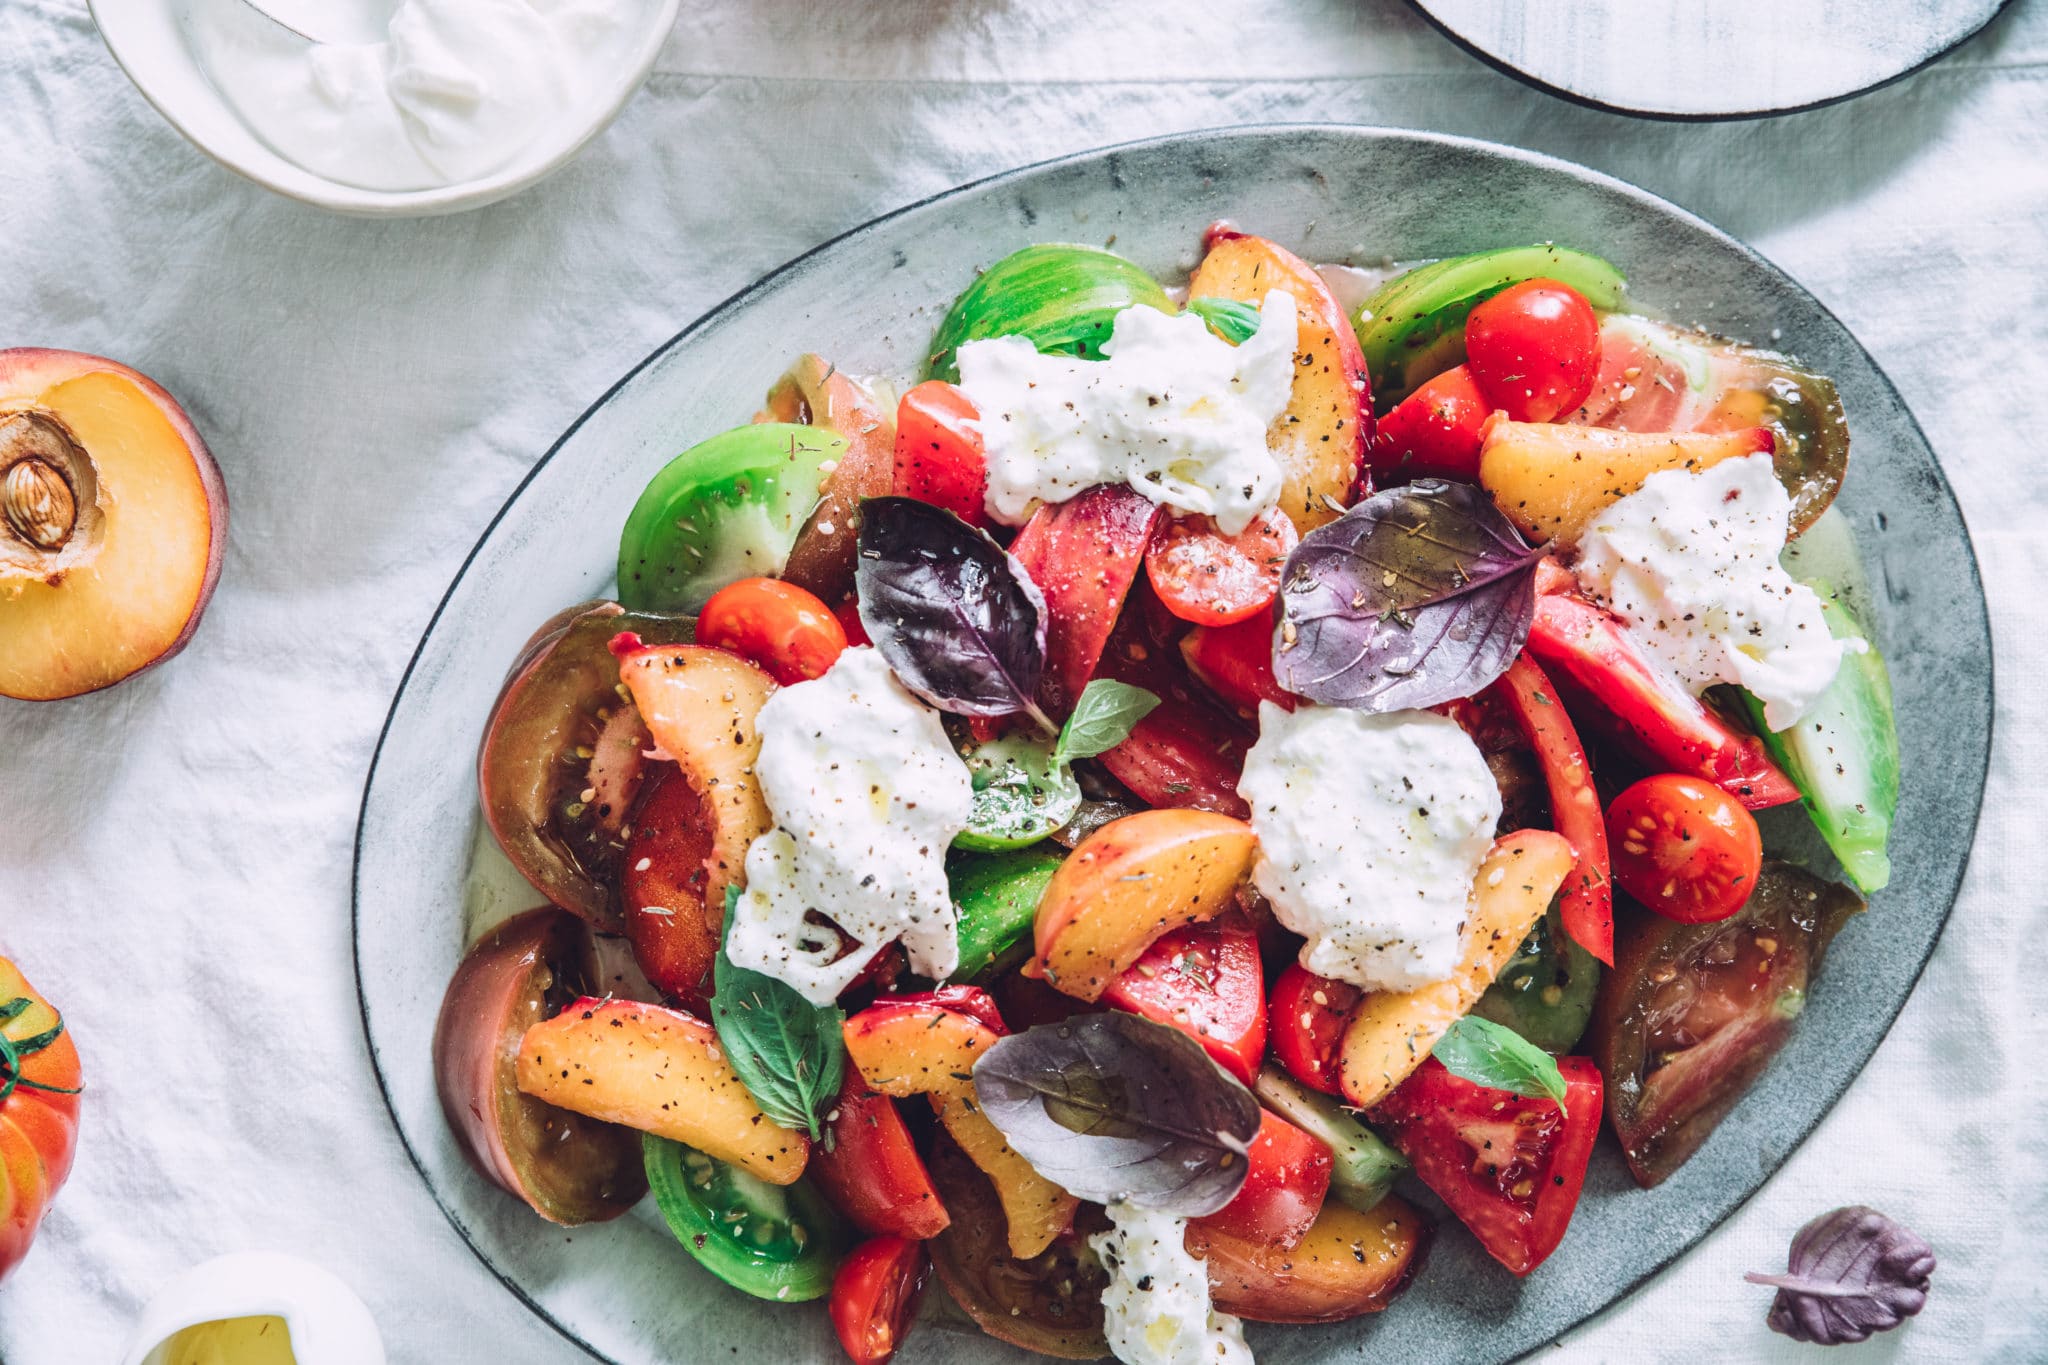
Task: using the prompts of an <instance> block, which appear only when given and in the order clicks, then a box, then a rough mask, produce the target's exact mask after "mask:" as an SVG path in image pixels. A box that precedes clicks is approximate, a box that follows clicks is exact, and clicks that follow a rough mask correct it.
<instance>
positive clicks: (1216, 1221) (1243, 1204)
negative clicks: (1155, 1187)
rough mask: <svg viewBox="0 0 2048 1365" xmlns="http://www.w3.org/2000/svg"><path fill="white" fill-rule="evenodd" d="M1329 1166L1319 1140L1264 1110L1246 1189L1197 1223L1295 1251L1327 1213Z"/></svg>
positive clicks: (1210, 1228) (1327, 1150)
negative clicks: (1321, 1215) (1325, 1210)
mask: <svg viewBox="0 0 2048 1365" xmlns="http://www.w3.org/2000/svg"><path fill="white" fill-rule="evenodd" d="M1331 1165H1332V1159H1331V1156H1330V1149H1329V1147H1328V1145H1327V1144H1325V1143H1324V1142H1323V1141H1322V1140H1321V1139H1319V1138H1315V1137H1311V1136H1310V1135H1309V1134H1307V1133H1305V1132H1303V1131H1302V1130H1301V1129H1299V1128H1297V1127H1295V1126H1294V1125H1293V1124H1291V1123H1289V1122H1288V1121H1287V1120H1285V1119H1283V1118H1281V1117H1280V1116H1278V1115H1277V1114H1275V1113H1273V1112H1272V1111H1271V1110H1270V1109H1268V1110H1262V1111H1261V1112H1260V1114H1259V1135H1258V1136H1257V1137H1255V1138H1253V1139H1252V1146H1251V1152H1250V1169H1249V1170H1247V1171H1246V1172H1245V1177H1244V1184H1243V1186H1241V1187H1240V1188H1239V1189H1238V1192H1237V1193H1236V1194H1235V1195H1233V1196H1232V1197H1231V1200H1230V1202H1229V1203H1228V1204H1225V1205H1224V1206H1223V1207H1222V1208H1220V1209H1218V1210H1216V1212H1214V1213H1212V1214H1209V1215H1207V1216H1206V1217H1203V1218H1197V1219H1195V1220H1194V1222H1195V1223H1196V1224H1199V1225H1200V1226H1201V1227H1203V1228H1206V1229H1207V1230H1209V1231H1210V1232H1220V1233H1224V1234H1227V1235H1229V1236H1232V1237H1238V1238H1242V1239H1243V1240H1245V1241H1247V1242H1261V1243H1265V1244H1267V1245H1271V1246H1278V1247H1291V1246H1293V1245H1294V1244H1295V1243H1297V1242H1299V1241H1300V1240H1301V1239H1302V1237H1303V1235H1304V1234H1306V1233H1307V1232H1308V1230H1309V1229H1310V1228H1311V1227H1313V1226H1315V1221H1316V1218H1317V1216H1318V1215H1319V1214H1321V1213H1322V1211H1323V1200H1324V1198H1325V1197H1326V1196H1327V1195H1328V1194H1329V1192H1330V1168H1331Z"/></svg>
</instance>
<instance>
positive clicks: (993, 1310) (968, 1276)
mask: <svg viewBox="0 0 2048 1365" xmlns="http://www.w3.org/2000/svg"><path fill="white" fill-rule="evenodd" d="M931 1173H932V1179H933V1180H934V1181H935V1182H936V1183H937V1184H938V1187H939V1193H940V1195H941V1196H942V1197H943V1198H944V1199H945V1201H946V1207H947V1208H948V1209H950V1210H952V1213H953V1223H952V1226H950V1227H948V1228H947V1229H946V1230H945V1231H944V1232H942V1233H940V1234H939V1235H938V1236H937V1237H934V1238H933V1239H932V1240H931V1242H930V1243H929V1244H928V1245H929V1246H930V1249H931V1257H932V1268H933V1269H934V1270H936V1271H937V1272H938V1275H939V1283H940V1284H943V1285H944V1286H946V1292H947V1293H948V1294H951V1295H952V1296H953V1301H954V1302H955V1303H957V1304H959V1305H960V1307H961V1308H962V1309H963V1310H964V1311H965V1312H966V1313H967V1315H968V1316H969V1317H971V1318H973V1319H974V1320H975V1321H976V1322H977V1323H979V1324H981V1329H982V1330H983V1331H984V1332H987V1333H988V1334H989V1335H990V1336H992V1337H994V1338H995V1339H996V1340H998V1341H1006V1342H1008V1343H1009V1344H1010V1345H1012V1346H1021V1347H1023V1348H1024V1349H1025V1350H1027V1351H1037V1352H1039V1353H1040V1354H1041V1355H1049V1356H1058V1357H1060V1358H1061V1359H1063V1360H1097V1359H1100V1358H1101V1357H1103V1356H1106V1355H1108V1354H1109V1342H1108V1341H1107V1340H1105V1339H1104V1337H1103V1335H1102V1291H1103V1290H1104V1289H1106V1288H1107V1287H1108V1285H1109V1275H1108V1273H1107V1272H1105V1271H1104V1270H1103V1268H1102V1266H1101V1264H1100V1263H1099V1262H1098V1261H1097V1260H1096V1259H1095V1256H1094V1253H1092V1252H1091V1251H1089V1250H1088V1235H1089V1234H1090V1233H1094V1232H1101V1231H1103V1230H1105V1229H1106V1228H1107V1227H1108V1226H1109V1223H1108V1220H1107V1219H1106V1218H1105V1217H1104V1216H1103V1214H1102V1212H1101V1210H1100V1209H1098V1208H1096V1206H1095V1205H1093V1204H1083V1205H1082V1206H1081V1209H1080V1212H1079V1213H1078V1214H1077V1215H1076V1217H1075V1226H1074V1228H1073V1230H1072V1231H1070V1232H1066V1233H1063V1234H1061V1235H1060V1237H1059V1238H1057V1239H1056V1240H1055V1241H1054V1242H1053V1244H1052V1245H1051V1246H1050V1247H1047V1248H1046V1249H1045V1250H1044V1251H1042V1252H1040V1253H1039V1254H1038V1255H1036V1256H1033V1257H1032V1258H1031V1259H1030V1260H1028V1261H1020V1260H1018V1259H1017V1258H1016V1257H1014V1256H1012V1255H1010V1246H1009V1241H1008V1233H1007V1230H1006V1229H1007V1224H1006V1223H1005V1221H1004V1218H1003V1207H1002V1205H1001V1204H1000V1203H998V1202H997V1201H996V1191H995V1186H993V1185H991V1184H990V1183H989V1179H988V1177H987V1176H985V1175H983V1174H982V1173H981V1171H980V1170H979V1169H978V1168H977V1167H976V1166H975V1165H974V1163H973V1162H971V1161H969V1160H968V1159H967V1155H966V1154H965V1153H964V1152H962V1151H961V1150H960V1149H959V1147H957V1146H956V1145H954V1143H953V1141H952V1139H950V1138H948V1137H946V1136H945V1135H944V1134H940V1135H939V1137H938V1140H937V1142H936V1143H935V1144H934V1146H933V1148H932V1155H931Z"/></svg>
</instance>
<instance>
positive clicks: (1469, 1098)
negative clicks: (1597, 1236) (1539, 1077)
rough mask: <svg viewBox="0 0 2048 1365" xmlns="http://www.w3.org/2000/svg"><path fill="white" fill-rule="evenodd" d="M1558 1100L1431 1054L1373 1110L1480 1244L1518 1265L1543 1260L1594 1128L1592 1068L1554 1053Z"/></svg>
mask: <svg viewBox="0 0 2048 1365" xmlns="http://www.w3.org/2000/svg"><path fill="white" fill-rule="evenodd" d="M1557 1066H1558V1070H1559V1071H1561V1072H1563V1073H1564V1082H1565V1103H1564V1108H1563V1109H1559V1108H1558V1106H1557V1104H1556V1102H1555V1101H1553V1100H1550V1099H1548V1098H1536V1099H1532V1098H1530V1097H1528V1096H1525V1095H1516V1094H1512V1093H1510V1092H1508V1091H1506V1090H1492V1089H1489V1088H1487V1087H1486V1086H1483V1085H1475V1084H1473V1083H1472V1082H1471V1081H1468V1080H1465V1079H1463V1078H1462V1077H1458V1076H1454V1075H1452V1074H1451V1073H1450V1072H1449V1071H1447V1070H1445V1069H1444V1064H1443V1063H1442V1062H1439V1061H1437V1060H1436V1059H1435V1058H1434V1057H1432V1058H1430V1059H1429V1060H1428V1061H1425V1062H1424V1063H1423V1064H1422V1066H1421V1069H1419V1070H1418V1071H1416V1072H1415V1074H1414V1075H1412V1076H1410V1077H1409V1078H1408V1079H1407V1080H1405V1081H1403V1082H1401V1084H1400V1087H1399V1088H1398V1089H1396V1090H1395V1091H1394V1093H1393V1094H1391V1095H1389V1096H1387V1098H1386V1099H1384V1100H1382V1101H1381V1102H1380V1104H1379V1106H1378V1107H1377V1108H1375V1109H1374V1110H1373V1111H1372V1118H1373V1124H1374V1126H1375V1127H1377V1128H1378V1129H1379V1130H1380V1131H1381V1132H1382V1133H1383V1134H1384V1135H1385V1136H1386V1138H1387V1140H1388V1141H1389V1142H1391V1143H1393V1144H1394V1146H1395V1147H1396V1148H1398V1149H1399V1150H1400V1153H1401V1155H1403V1156H1405V1157H1407V1158H1408V1160H1409V1161H1410V1162H1412V1163H1413V1164H1414V1166H1415V1174H1416V1175H1417V1176H1419V1177H1421V1179H1422V1183H1423V1184H1425V1185H1427V1186H1429V1188H1430V1189H1432V1190H1434V1191H1435V1192H1436V1195H1437V1197H1438V1198H1439V1199H1441V1200H1443V1201H1444V1203H1446V1204H1448V1205H1449V1206H1450V1209H1451V1212H1452V1213H1455V1214H1456V1215H1458V1217H1459V1219H1461V1220H1462V1221H1463V1222H1464V1224H1465V1226H1466V1227H1468V1228H1470V1229H1472V1234H1473V1236H1475V1237H1477V1238H1478V1239H1479V1244H1480V1245H1481V1246H1483V1247H1485V1248H1486V1251H1487V1254H1488V1255H1490V1256H1492V1257H1493V1259H1495V1260H1496V1261H1499V1262H1500V1263H1501V1264H1502V1265H1504V1266H1506V1267H1507V1268H1508V1269H1509V1270H1512V1271H1513V1272H1515V1274H1517V1275H1527V1274H1528V1273H1529V1272H1530V1271H1532V1270H1534V1269H1535V1268H1536V1267H1537V1266H1539V1265H1541V1264H1543V1261H1544V1259H1545V1258H1546V1257H1548V1256H1549V1255H1550V1253H1551V1252H1553V1251H1555V1250H1557V1244H1558V1243H1559V1242H1561V1241H1563V1240H1564V1233H1565V1228H1566V1227H1567V1226H1569V1225H1570V1223H1571V1220H1572V1210H1574V1209H1575V1208H1577V1207H1578V1203H1579V1190H1580V1187H1581V1186H1582V1185H1584V1183H1585V1180H1586V1162H1587V1161H1588V1160H1589V1159H1590V1158H1591V1157H1592V1155H1593V1139H1594V1138H1595V1137H1597V1136H1598V1135H1599V1132H1600V1113H1601V1100H1602V1092H1603V1086H1602V1084H1601V1080H1600V1068H1598V1067H1596V1066H1594V1065H1593V1064H1592V1063H1591V1062H1589V1061H1587V1060H1586V1059H1585V1058H1584V1057H1560V1058H1559V1059H1558V1062H1557Z"/></svg>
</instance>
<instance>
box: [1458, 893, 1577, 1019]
mask: <svg viewBox="0 0 2048 1365" xmlns="http://www.w3.org/2000/svg"><path fill="white" fill-rule="evenodd" d="M1560 899H1561V898H1560ZM1610 951H1612V950H1611V949H1610ZM1599 993H1600V963H1599V961H1598V960H1597V959H1596V958H1594V956H1593V955H1592V954H1591V953H1589V952H1587V951H1586V950H1585V949H1584V948H1583V947H1581V946H1580V945H1579V943H1578V942H1577V941H1576V940H1574V939H1573V938H1572V937H1571V935H1570V934H1568V933H1567V932H1566V931H1565V927H1564V916H1563V912H1562V911H1561V909H1560V907H1559V904H1558V902H1557V901H1552V902H1551V904H1550V909H1548V910H1547V911H1545V912H1544V915H1543V918H1542V919H1540V920H1537V921H1536V927H1535V928H1534V929H1531V930H1530V931H1529V937H1528V938H1526V939H1524V940H1522V946H1521V947H1520V948H1517V949H1516V950H1515V955H1514V956H1513V957H1511V958H1509V959H1508V961H1507V965H1506V966H1504V967H1502V968H1501V969H1500V974H1499V975H1498V976H1496V977H1494V979H1493V984H1492V985H1491V986H1488V987H1487V988H1486V993H1485V994H1484V995H1481V996H1480V997H1479V1003H1478V1004H1476V1005H1474V1006H1473V1007H1472V1012H1473V1013H1474V1014H1476V1015H1478V1016H1479V1017H1480V1018H1482V1019H1490V1020H1492V1021H1493V1022H1494V1023H1496V1024H1499V1025H1500V1026H1501V1027H1502V1028H1511V1029H1513V1030H1514V1031H1515V1032H1516V1033H1519V1034H1521V1035H1522V1037H1524V1038H1526V1039H1527V1040H1528V1041H1530V1042H1532V1043H1534V1044H1535V1045H1536V1046H1537V1047H1540V1048H1542V1049H1543V1050H1544V1051H1545V1052H1548V1053H1551V1054H1553V1055H1555V1056H1562V1055H1564V1054H1565V1053H1567V1052H1570V1051H1571V1050H1572V1049H1573V1048H1575V1047H1577V1046H1578V1044H1579V1040H1580V1039H1581V1038H1583V1037H1585V1036H1586V1026H1587V1025H1588V1024H1589V1023H1591V1022H1592V1019H1593V1001H1594V999H1595V997H1597V996H1598V995H1599Z"/></svg>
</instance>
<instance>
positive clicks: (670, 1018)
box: [519, 996, 811, 1185]
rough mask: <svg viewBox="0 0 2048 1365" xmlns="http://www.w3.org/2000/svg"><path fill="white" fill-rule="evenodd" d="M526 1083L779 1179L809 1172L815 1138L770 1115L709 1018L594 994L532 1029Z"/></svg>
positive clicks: (522, 1064) (526, 1041)
mask: <svg viewBox="0 0 2048 1365" xmlns="http://www.w3.org/2000/svg"><path fill="white" fill-rule="evenodd" d="M519 1088H520V1089H521V1090H522V1091H524V1092H525V1093H526V1094H529V1095H531V1096H533V1097H534V1098H535V1099H539V1100H545V1101H546V1102H547V1103H549V1104H552V1105H555V1106H556V1107H557V1108H561V1109H568V1110H571V1111H573V1112H575V1113H578V1114H586V1115H588V1116H590V1117H591V1118H594V1119H603V1120H604V1121H605V1122H607V1123H619V1124H624V1125H625V1126H626V1127H628V1128H637V1129H639V1130H640V1131H641V1132H643V1133H653V1134H654V1135H655V1136H656V1137H665V1138H669V1139H671V1140H673V1141H676V1142H680V1143H683V1144H684V1145H686V1146H690V1147H695V1148H696V1149H697V1150H698V1151H701V1152H704V1153H707V1154H708V1155H710V1156H713V1157H716V1158H717V1159H718V1160H720V1161H723V1162H726V1163H728V1164H730V1165H733V1166H737V1167H739V1168H740V1169H741V1170H743V1171H745V1172H746V1173H747V1174H748V1175H751V1176H756V1177H758V1178H760V1179H762V1180H765V1181H767V1182H768V1183H769V1184H771V1185H789V1184H793V1183H794V1182H795V1181H796V1179H797V1178H798V1177H799V1176H801V1175H802V1174H803V1173H804V1164H805V1163H806V1162H807V1161H808V1160H809V1159H810V1155H811V1143H810V1139H808V1138H806V1137H805V1136H804V1135H803V1134H802V1133H795V1132H791V1131H790V1130H789V1129H787V1128H783V1127H781V1126H779V1125H777V1124H775V1123H773V1122H771V1121H770V1120H769V1119H768V1116H767V1115H765V1114H763V1113H762V1112H761V1107H760V1106H759V1105H757V1104H755V1103H754V1097H753V1096H752V1095H749V1094H748V1093H747V1088H746V1086H745V1085H743V1084H742V1083H741V1082H740V1078H739V1077H738V1076H737V1075H735V1074H734V1073H733V1069H732V1065H731V1063H729V1062H727V1061H726V1060H725V1051H724V1049H723V1048H721V1047H720V1046H719V1042H718V1034H717V1032H716V1031H715V1030H714V1029H713V1028H712V1027H711V1025H709V1024H707V1023H705V1022H704V1021H703V1020H702V1019H699V1018H697V1017H696V1016H695V1015H691V1014H685V1013H684V1012H683V1011H681V1010H672V1009H668V1008H667V1007H665V1006H662V1005H645V1004H641V1003H640V1002H638V1001H635V1000H599V999H597V998H595V997H591V996H586V997H584V998H583V999H581V1000H577V1001H575V1002H573V1003H572V1004H571V1005H570V1006H569V1008H567V1009H565V1010H563V1011H562V1012H561V1013H560V1014H558V1015H556V1016H555V1017H554V1018H552V1019H547V1020H543V1021H542V1022H540V1023H538V1024H535V1025H534V1026H533V1027H532V1028H530V1029H528V1030H527V1031H526V1036H525V1037H524V1038H522V1039H521V1040H520V1043H519Z"/></svg>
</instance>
